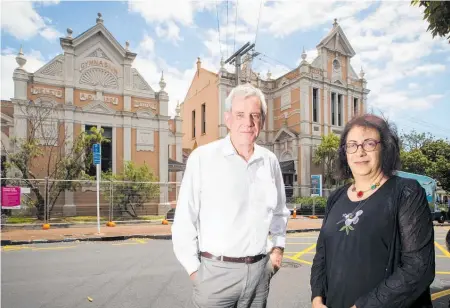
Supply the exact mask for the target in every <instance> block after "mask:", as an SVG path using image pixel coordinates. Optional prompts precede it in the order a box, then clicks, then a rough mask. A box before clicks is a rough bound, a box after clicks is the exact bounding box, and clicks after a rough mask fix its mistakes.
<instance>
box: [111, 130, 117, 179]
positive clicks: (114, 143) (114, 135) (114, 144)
mask: <svg viewBox="0 0 450 308" xmlns="http://www.w3.org/2000/svg"><path fill="white" fill-rule="evenodd" d="M116 140H117V129H116V124H113V125H112V140H111V143H112V173H113V174H116V172H117V141H116Z"/></svg>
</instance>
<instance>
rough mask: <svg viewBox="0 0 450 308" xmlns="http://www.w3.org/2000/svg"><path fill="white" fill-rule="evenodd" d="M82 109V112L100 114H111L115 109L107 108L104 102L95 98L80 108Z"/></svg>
mask: <svg viewBox="0 0 450 308" xmlns="http://www.w3.org/2000/svg"><path fill="white" fill-rule="evenodd" d="M82 110H83V111H84V112H91V113H100V114H106V115H113V114H115V113H116V111H115V110H112V109H111V108H109V107H108V106H107V105H106V104H105V103H104V102H102V101H97V100H95V101H93V102H92V103H90V104H88V105H86V106H84V107H83V108H82Z"/></svg>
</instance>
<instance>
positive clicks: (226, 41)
mask: <svg viewBox="0 0 450 308" xmlns="http://www.w3.org/2000/svg"><path fill="white" fill-rule="evenodd" d="M225 29H226V31H225V37H226V38H225V46H227V58H228V0H227V27H226V28H225Z"/></svg>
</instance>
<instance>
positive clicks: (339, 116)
mask: <svg viewBox="0 0 450 308" xmlns="http://www.w3.org/2000/svg"><path fill="white" fill-rule="evenodd" d="M338 126H342V94H338Z"/></svg>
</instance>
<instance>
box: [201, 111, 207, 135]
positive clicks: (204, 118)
mask: <svg viewBox="0 0 450 308" xmlns="http://www.w3.org/2000/svg"><path fill="white" fill-rule="evenodd" d="M202 134H206V104H202Z"/></svg>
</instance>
